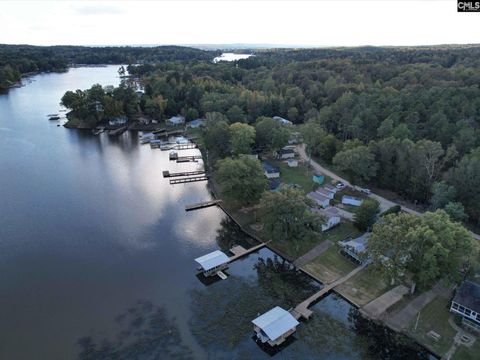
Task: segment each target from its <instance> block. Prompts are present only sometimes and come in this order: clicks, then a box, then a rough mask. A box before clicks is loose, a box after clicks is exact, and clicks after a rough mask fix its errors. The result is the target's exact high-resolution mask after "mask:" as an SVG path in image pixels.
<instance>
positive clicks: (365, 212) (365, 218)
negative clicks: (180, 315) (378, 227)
mask: <svg viewBox="0 0 480 360" xmlns="http://www.w3.org/2000/svg"><path fill="white" fill-rule="evenodd" d="M379 213H380V204H379V203H378V201H377V200H375V199H370V198H369V199H365V200H364V201H363V203H362V205H360V206H359V207H358V208H357V209H356V210H355V216H354V224H355V226H356V227H357V228H358V229H360V230H362V231H367V230H369V229H370V228H371V227H372V226H373V224H375V222H376V221H377V218H378V214H379Z"/></svg>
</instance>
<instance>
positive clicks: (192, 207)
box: [185, 200, 233, 252]
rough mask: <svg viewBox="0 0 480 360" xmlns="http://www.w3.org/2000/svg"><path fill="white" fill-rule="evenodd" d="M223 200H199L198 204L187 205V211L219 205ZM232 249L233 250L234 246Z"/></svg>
mask: <svg viewBox="0 0 480 360" xmlns="http://www.w3.org/2000/svg"><path fill="white" fill-rule="evenodd" d="M221 202H222V200H210V201H203V202H199V203H196V204H191V205H186V206H185V211H191V210H197V209H203V208H206V207H209V206H215V205H218V204H220V203H221ZM230 251H232V252H233V248H232V249H231V250H230Z"/></svg>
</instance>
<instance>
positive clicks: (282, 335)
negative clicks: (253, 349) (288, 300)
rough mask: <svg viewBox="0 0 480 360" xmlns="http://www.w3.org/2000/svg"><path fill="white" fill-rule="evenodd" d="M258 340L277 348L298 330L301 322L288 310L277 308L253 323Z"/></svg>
mask: <svg viewBox="0 0 480 360" xmlns="http://www.w3.org/2000/svg"><path fill="white" fill-rule="evenodd" d="M252 323H253V330H254V331H255V335H256V338H257V340H259V341H260V342H261V343H268V344H269V345H270V346H277V345H280V344H281V343H283V342H284V341H285V340H286V339H287V338H288V337H289V336H290V335H291V334H293V333H294V332H295V331H296V330H297V326H298V324H299V322H298V321H297V320H296V319H295V318H294V317H293V316H292V314H290V313H289V312H288V311H287V310H284V309H282V308H281V307H280V306H276V307H274V308H273V309H271V310H270V311H267V312H266V313H265V314H263V315H260V316H259V317H257V318H256V319H254V320H253V321H252Z"/></svg>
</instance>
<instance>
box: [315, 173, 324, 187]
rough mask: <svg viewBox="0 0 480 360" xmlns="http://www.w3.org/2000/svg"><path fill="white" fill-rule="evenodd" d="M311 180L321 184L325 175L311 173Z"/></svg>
mask: <svg viewBox="0 0 480 360" xmlns="http://www.w3.org/2000/svg"><path fill="white" fill-rule="evenodd" d="M312 180H313V182H316V183H317V184H320V185H322V184H323V182H324V181H325V176H323V175H313V176H312Z"/></svg>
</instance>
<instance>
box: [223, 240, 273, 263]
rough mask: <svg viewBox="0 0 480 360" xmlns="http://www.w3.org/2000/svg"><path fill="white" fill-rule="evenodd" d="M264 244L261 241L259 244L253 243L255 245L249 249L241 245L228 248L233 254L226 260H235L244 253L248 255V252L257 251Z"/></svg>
mask: <svg viewBox="0 0 480 360" xmlns="http://www.w3.org/2000/svg"><path fill="white" fill-rule="evenodd" d="M266 245H267V244H266V243H261V244H258V245H255V246H253V247H251V248H249V249H245V248H244V247H243V246H241V245H237V246H234V247H233V248H231V249H230V252H231V253H232V254H233V256H231V257H230V259H229V261H228V262H232V261H235V260H237V259H239V258H241V257H243V256H245V255H248V254H250V253H252V252H254V251H257V250H258V249H261V248H263V247H264V246H266Z"/></svg>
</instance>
